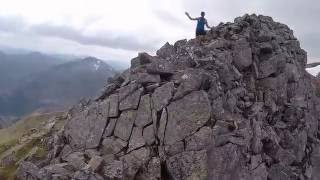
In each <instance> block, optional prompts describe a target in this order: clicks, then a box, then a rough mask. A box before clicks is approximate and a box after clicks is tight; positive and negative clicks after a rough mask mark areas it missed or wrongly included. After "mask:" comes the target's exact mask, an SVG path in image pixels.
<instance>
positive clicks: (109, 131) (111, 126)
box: [103, 118, 118, 137]
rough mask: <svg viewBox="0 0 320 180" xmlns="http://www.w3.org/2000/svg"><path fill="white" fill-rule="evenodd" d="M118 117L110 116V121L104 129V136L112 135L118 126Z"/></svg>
mask: <svg viewBox="0 0 320 180" xmlns="http://www.w3.org/2000/svg"><path fill="white" fill-rule="evenodd" d="M117 120H118V118H110V119H109V123H108V125H107V127H106V129H105V130H104V133H103V137H110V136H112V134H113V132H114V128H115V127H116V124H117Z"/></svg>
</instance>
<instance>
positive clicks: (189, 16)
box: [185, 12, 198, 21]
mask: <svg viewBox="0 0 320 180" xmlns="http://www.w3.org/2000/svg"><path fill="white" fill-rule="evenodd" d="M185 14H186V15H187V17H188V18H189V19H190V20H193V21H195V20H198V18H192V17H191V16H190V15H189V13H188V12H186V13H185Z"/></svg>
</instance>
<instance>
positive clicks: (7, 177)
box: [0, 165, 18, 180]
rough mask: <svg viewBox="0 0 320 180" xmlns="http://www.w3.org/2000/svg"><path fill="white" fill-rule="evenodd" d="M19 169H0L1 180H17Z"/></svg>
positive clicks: (14, 167) (15, 166)
mask: <svg viewBox="0 0 320 180" xmlns="http://www.w3.org/2000/svg"><path fill="white" fill-rule="evenodd" d="M17 168H18V166H17V165H12V166H7V167H3V168H0V179H3V180H15V175H16V171H17Z"/></svg>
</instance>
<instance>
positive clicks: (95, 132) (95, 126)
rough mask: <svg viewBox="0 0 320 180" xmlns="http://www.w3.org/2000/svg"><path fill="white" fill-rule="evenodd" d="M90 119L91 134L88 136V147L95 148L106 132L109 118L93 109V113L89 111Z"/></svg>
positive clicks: (88, 118) (88, 117) (88, 119)
mask: <svg viewBox="0 0 320 180" xmlns="http://www.w3.org/2000/svg"><path fill="white" fill-rule="evenodd" d="M87 121H89V122H90V123H89V128H88V130H89V134H88V136H87V138H86V149H93V148H96V147H98V146H99V144H100V141H101V138H102V135H103V133H104V130H105V127H106V124H107V121H108V118H107V117H106V116H103V115H101V114H100V113H99V112H98V111H96V110H95V109H92V114H91V113H90V112H89V116H87Z"/></svg>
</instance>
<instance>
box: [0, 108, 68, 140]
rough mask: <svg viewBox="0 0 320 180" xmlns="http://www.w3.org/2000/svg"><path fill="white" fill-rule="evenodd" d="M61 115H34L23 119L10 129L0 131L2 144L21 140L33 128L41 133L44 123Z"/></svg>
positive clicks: (59, 113)
mask: <svg viewBox="0 0 320 180" xmlns="http://www.w3.org/2000/svg"><path fill="white" fill-rule="evenodd" d="M59 115H62V113H61V112H58V113H50V114H33V115H30V116H27V117H25V118H23V119H21V120H20V121H18V122H17V123H15V124H13V125H12V126H10V127H8V128H5V129H0V137H1V138H0V144H3V143H5V142H9V141H12V140H15V139H19V138H20V137H22V135H24V134H27V133H28V132H29V131H30V129H32V128H35V129H38V130H40V131H41V130H42V128H43V123H46V122H47V121H48V120H49V119H50V118H52V117H55V116H59Z"/></svg>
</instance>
